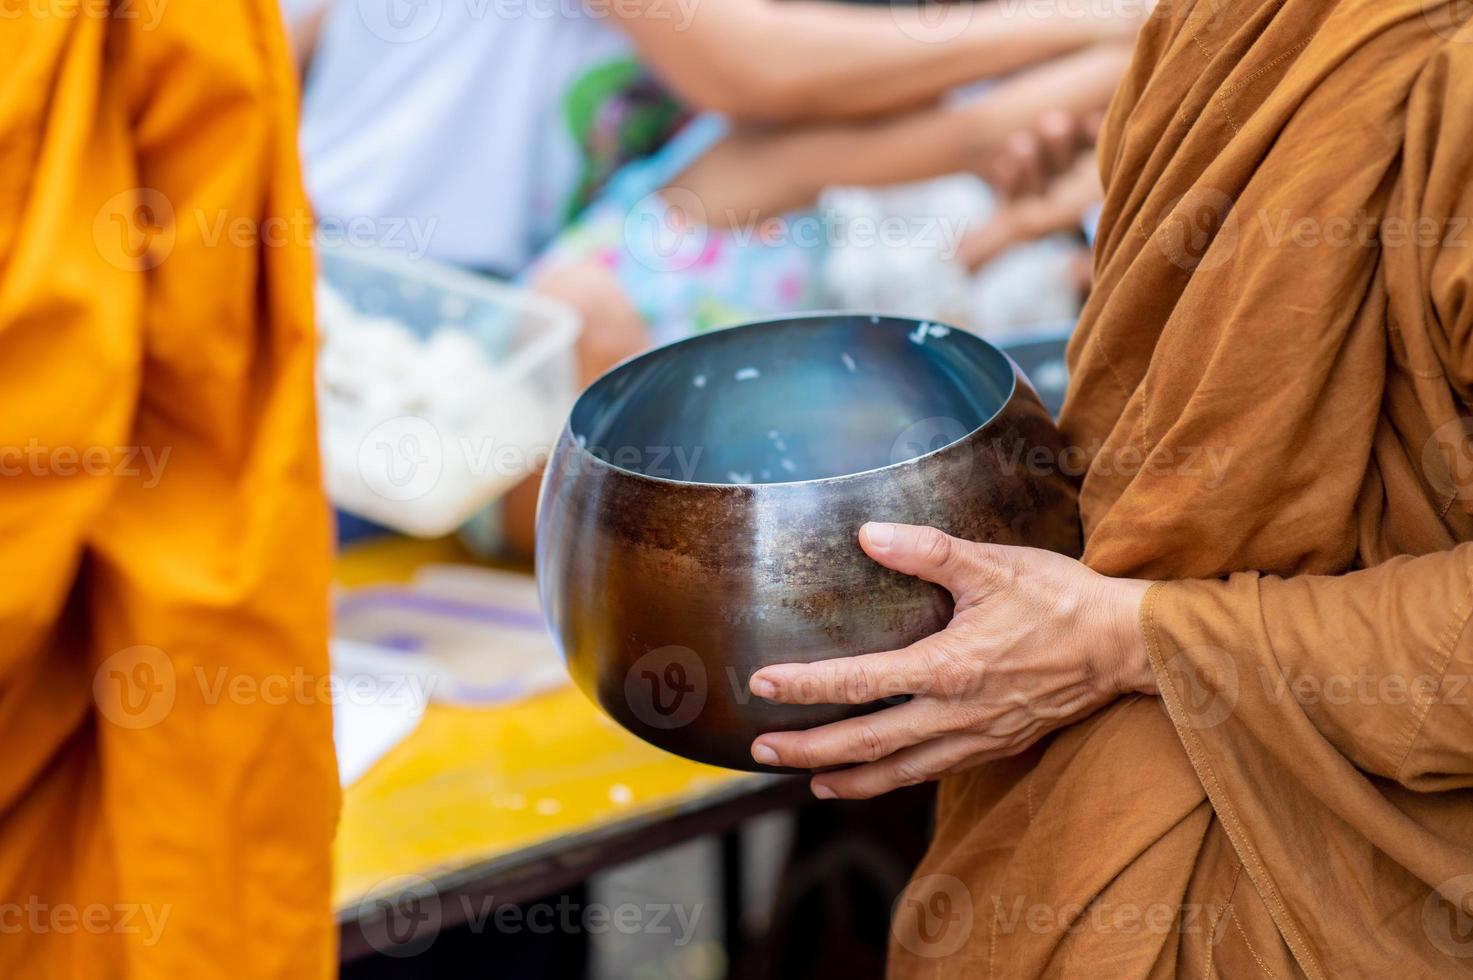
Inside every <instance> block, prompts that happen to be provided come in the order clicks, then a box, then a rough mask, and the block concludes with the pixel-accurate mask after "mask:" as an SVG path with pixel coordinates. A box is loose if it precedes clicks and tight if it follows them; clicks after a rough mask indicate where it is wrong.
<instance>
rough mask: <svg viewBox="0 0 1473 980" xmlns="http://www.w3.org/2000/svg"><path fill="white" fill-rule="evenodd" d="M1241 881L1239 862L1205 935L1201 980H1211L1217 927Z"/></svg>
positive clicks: (1235, 894) (1217, 940) (1215, 951)
mask: <svg viewBox="0 0 1473 980" xmlns="http://www.w3.org/2000/svg"><path fill="white" fill-rule="evenodd" d="M1242 880H1243V862H1242V861H1239V862H1238V867H1237V870H1236V871H1234V872H1233V883H1232V884H1231V885H1229V886H1228V893H1227V898H1225V899H1223V901H1222V904H1221V905H1219V906H1218V907H1217V915H1216V916H1214V917H1213V919H1212V931H1211V932H1209V933H1208V934H1207V965H1206V967H1205V968H1204V969H1203V971H1202V980H1211V977H1212V961H1213V960H1214V959H1216V954H1217V944H1218V942H1219V939H1218V936H1217V927H1218V926H1220V925H1222V922H1223V919H1224V918H1225V917H1226V916H1227V911H1228V908H1229V907H1230V906H1231V905H1232V904H1233V899H1234V898H1236V897H1237V895H1238V882H1240V881H1242Z"/></svg>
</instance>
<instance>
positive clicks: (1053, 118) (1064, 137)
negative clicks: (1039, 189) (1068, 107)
mask: <svg viewBox="0 0 1473 980" xmlns="http://www.w3.org/2000/svg"><path fill="white" fill-rule="evenodd" d="M1082 128H1083V126H1082V120H1076V119H1075V117H1074V116H1073V115H1072V114H1070V113H1068V112H1064V111H1062V110H1059V109H1055V110H1053V111H1050V112H1046V113H1044V114H1043V116H1042V117H1041V118H1040V119H1039V120H1038V139H1039V143H1040V144H1041V146H1042V156H1043V162H1044V167H1045V172H1046V177H1047V178H1048V179H1049V180H1052V179H1053V178H1054V177H1057V176H1058V175H1059V174H1062V173H1064V172H1065V171H1067V170H1069V168H1071V167H1073V166H1074V161H1075V159H1076V158H1077V157H1078V155H1079V151H1080V149H1081V139H1080V137H1081V130H1082Z"/></svg>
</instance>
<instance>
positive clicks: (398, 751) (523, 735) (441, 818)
mask: <svg viewBox="0 0 1473 980" xmlns="http://www.w3.org/2000/svg"><path fill="white" fill-rule="evenodd" d="M457 560H468V558H467V556H466V555H465V554H464V553H463V552H462V551H461V550H460V549H459V548H458V546H457V545H456V544H455V543H454V542H453V541H450V540H440V541H413V540H408V539H398V538H395V539H388V540H383V541H376V542H372V543H368V544H364V545H359V546H357V547H353V548H350V549H349V550H347V551H346V552H345V553H344V555H343V556H342V557H341V558H340V559H339V561H338V567H337V580H338V583H339V584H340V585H342V586H346V587H352V586H357V585H367V584H372V583H383V582H397V581H405V580H407V579H408V578H409V577H410V576H411V575H412V574H413V572H414V570H415V569H416V568H417V567H419V566H420V565H422V564H426V563H429V562H445V561H457ZM742 780H746V781H749V782H751V783H752V786H753V788H754V789H755V788H757V787H758V786H760V785H762V783H763V780H762V779H760V778H759V777H754V776H747V775H744V774H742V773H735V772H730V771H728V770H724V769H716V768H713V767H710V766H704V765H700V764H697V763H694V762H687V761H686V760H684V759H680V758H678V757H676V756H673V755H669V754H668V753H665V752H662V751H661V750H659V749H656V748H654V747H653V746H650V745H646V744H645V743H644V742H641V741H640V740H639V739H637V738H635V737H634V736H632V735H629V734H628V733H626V732H624V731H623V729H620V728H619V727H617V726H616V725H614V724H613V722H611V721H608V720H607V719H606V718H605V717H604V716H603V715H602V714H601V713H600V712H599V711H598V710H597V709H595V708H594V707H593V705H591V704H590V703H589V702H588V700H587V699H586V698H584V697H583V695H582V694H581V693H580V692H579V691H577V690H576V689H575V688H573V687H571V686H569V687H566V688H562V689H559V690H556V691H550V692H548V693H545V694H542V695H539V696H537V697H534V698H531V699H529V700H526V701H522V702H519V703H516V704H510V705H501V706H497V707H491V708H459V707H450V706H445V705H439V704H431V705H430V706H429V708H428V710H427V711H426V713H425V717H424V720H423V721H422V722H421V723H420V726H419V728H418V729H416V731H415V732H414V734H412V735H410V736H409V738H407V739H406V740H405V741H404V742H402V743H400V744H399V745H397V746H395V747H394V748H393V749H392V750H391V751H390V752H389V753H388V754H387V755H386V756H384V758H382V759H380V760H379V761H378V762H377V763H376V764H375V765H374V766H373V768H372V769H370V770H369V771H368V773H367V774H365V775H364V776H363V777H362V778H361V779H359V780H358V781H357V782H356V783H354V784H353V785H351V786H349V787H348V788H347V790H346V791H345V792H344V797H343V814H342V822H341V823H340V825H339V827H338V836H337V844H336V854H335V866H336V880H337V885H336V895H335V901H336V904H337V907H338V908H339V910H340V911H342V912H344V913H351V911H352V910H353V909H354V908H355V907H356V906H357V905H358V903H360V902H361V901H362V900H363V899H364V898H366V897H367V896H370V895H372V894H375V893H377V892H379V891H381V890H383V889H385V888H391V887H392V888H397V887H401V886H402V879H403V876H405V875H419V876H423V877H425V878H427V879H430V880H431V881H434V880H438V879H439V878H441V877H444V876H447V875H453V874H455V873H456V872H458V871H462V870H464V869H466V868H469V867H471V866H474V865H478V864H482V863H484V862H487V861H491V860H495V859H496V858H499V857H503V856H508V855H511V854H514V853H515V852H518V851H521V850H524V849H527V848H532V847H538V846H542V845H546V844H547V843H549V842H551V841H555V840H556V839H558V838H563V837H567V836H569V835H578V836H582V835H585V834H588V833H590V832H593V831H596V830H598V829H599V828H601V827H606V826H610V825H613V824H617V823H623V822H625V821H629V820H631V819H640V818H643V819H650V820H658V819H660V817H661V816H663V815H664V814H667V813H674V812H676V811H678V810H680V809H682V808H684V807H688V806H691V805H693V804H695V803H698V802H699V801H700V800H702V799H703V798H705V797H707V796H710V795H713V794H726V793H730V792H732V791H733V790H734V789H736V788H737V784H738V783H739V782H740V781H742Z"/></svg>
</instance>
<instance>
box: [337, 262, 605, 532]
mask: <svg viewBox="0 0 1473 980" xmlns="http://www.w3.org/2000/svg"><path fill="white" fill-rule="evenodd" d="M318 254H319V261H320V263H321V275H320V277H319V281H318V289H317V320H318V330H319V340H320V346H319V352H318V401H319V409H318V411H319V425H320V432H321V444H322V455H323V467H324V473H325V480H326V483H327V489H328V493H329V495H330V496H331V497H332V500H333V502H334V503H335V504H336V505H337V506H338V507H340V508H342V509H343V510H345V511H348V512H349V513H352V514H356V515H359V516H361V517H365V518H368V519H369V520H372V521H375V522H377V523H379V524H383V525H386V526H388V527H391V528H394V529H395V530H399V531H403V532H404V533H406V534H411V535H415V536H419V537H437V536H439V535H443V534H448V533H450V532H451V531H453V530H455V528H457V527H458V526H460V525H461V524H462V523H464V522H465V521H466V520H467V519H468V518H470V517H471V516H472V515H473V514H475V513H476V512H477V511H478V510H479V509H481V508H483V507H485V506H486V505H487V504H489V503H490V502H491V501H493V500H495V499H496V498H497V497H499V496H501V495H502V494H504V493H506V492H507V491H508V490H510V489H511V488H512V487H513V486H515V485H516V484H517V483H518V482H520V481H521V480H522V479H524V478H525V477H527V476H528V475H530V474H532V473H534V472H536V471H537V470H538V469H539V468H540V467H541V466H542V464H543V463H545V462H546V459H547V455H548V452H549V451H550V449H551V446H552V443H553V441H554V440H555V439H556V438H557V435H558V432H559V430H560V429H561V427H562V424H563V421H564V419H565V418H566V417H567V413H568V410H569V409H570V407H571V406H572V403H573V399H574V396H575V395H576V394H577V387H576V363H575V360H574V353H573V344H574V342H575V341H576V339H577V336H578V330H579V323H578V317H577V314H576V313H575V312H574V311H573V310H572V309H570V308H568V307H566V306H564V305H563V304H561V303H558V302H556V301H554V300H551V299H548V298H546V297H542V296H538V295H535V294H533V293H531V292H529V291H528V290H526V289H521V288H518V287H514V286H508V285H505V284H502V283H498V282H494V281H492V280H489V279H486V278H484V277H482V276H478V275H474V274H472V273H468V272H463V271H461V270H458V269H454V268H451V267H449V266H446V265H442V264H440V263H437V262H434V261H431V260H429V259H423V258H420V259H416V258H412V257H410V256H408V255H406V254H404V253H400V252H393V251H388V250H384V249H366V248H358V247H350V246H346V245H334V246H329V247H323V248H321V249H320V250H319V253H318Z"/></svg>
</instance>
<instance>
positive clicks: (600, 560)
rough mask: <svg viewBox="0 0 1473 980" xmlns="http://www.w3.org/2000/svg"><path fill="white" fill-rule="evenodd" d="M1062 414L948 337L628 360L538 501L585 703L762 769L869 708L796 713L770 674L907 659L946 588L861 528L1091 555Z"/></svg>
mask: <svg viewBox="0 0 1473 980" xmlns="http://www.w3.org/2000/svg"><path fill="white" fill-rule="evenodd" d="M1060 449H1061V442H1060V439H1059V436H1058V434H1057V431H1056V430H1055V428H1054V425H1053V422H1052V421H1051V419H1050V418H1049V415H1048V412H1047V411H1046V410H1045V409H1044V407H1043V406H1042V404H1041V403H1040V402H1039V400H1038V397H1037V396H1036V395H1035V394H1034V392H1033V390H1032V389H1031V388H1030V387H1029V386H1028V384H1027V382H1026V381H1025V380H1024V379H1023V377H1022V375H1021V373H1019V372H1018V370H1017V368H1016V367H1015V366H1014V365H1013V363H1012V361H1010V360H1009V359H1008V358H1007V357H1006V356H1005V355H1004V354H1002V353H1001V352H1000V351H998V350H997V349H996V348H994V347H992V346H991V345H989V344H987V343H986V342H985V341H983V340H981V339H979V338H977V337H975V336H973V335H971V334H968V333H965V332H963V331H960V330H951V329H949V328H947V327H944V326H941V325H939V324H932V323H925V322H921V321H915V320H907V319H902V318H895V317H871V316H863V315H853V314H819V315H814V316H806V317H794V318H790V319H783V320H775V321H770V322H764V323H754V324H747V325H745V326H741V327H733V328H730V329H727V330H722V331H719V332H715V333H709V334H703V335H701V336H698V337H694V338H692V339H689V340H685V341H681V342H679V343H675V344H671V345H669V346H666V347H662V348H659V349H657V350H654V351H651V352H650V353H648V354H645V355H643V356H641V357H638V358H635V359H634V360H631V361H628V362H626V363H624V364H622V365H620V366H619V367H617V368H615V369H614V370H612V371H611V372H609V373H608V374H606V375H604V376H603V377H602V378H600V379H599V380H598V381H597V382H595V383H594V384H593V385H592V387H590V388H589V389H588V390H587V391H586V392H585V393H584V394H583V395H582V397H581V398H579V400H578V402H577V404H576V405H575V406H574V408H573V412H572V415H571V417H570V418H569V421H568V426H567V427H566V428H565V429H564V431H563V434H562V436H561V438H560V439H559V442H558V445H557V447H556V449H555V450H554V452H553V457H552V461H551V463H550V464H549V466H548V470H547V475H546V477H545V479H544V483H543V487H542V498H541V502H540V509H539V512H538V529H537V577H538V582H539V587H540V590H541V596H542V604H543V609H544V614H545V615H546V616H547V619H548V623H549V626H550V627H551V630H552V633H553V635H554V637H555V639H556V640H557V641H558V643H559V644H560V645H561V648H562V652H563V655H564V656H565V657H566V659H567V662H568V667H569V670H570V672H571V673H572V676H573V678H574V680H575V681H576V683H577V684H578V685H579V686H580V687H581V688H582V689H583V691H584V692H585V693H586V694H588V696H589V697H591V698H593V699H594V700H595V701H596V702H597V703H598V704H599V705H600V706H602V707H603V709H604V710H605V711H607V712H608V713H609V714H610V715H611V716H612V717H613V718H614V719H615V720H616V721H618V722H619V724H621V725H623V726H624V727H625V728H627V729H629V730H630V731H631V732H633V733H634V734H636V735H638V736H639V737H641V738H643V739H645V740H646V741H648V742H651V743H653V744H655V745H657V746H660V747H661V748H664V749H667V750H669V751H671V752H675V753H677V754H679V755H683V756H686V757H688V758H691V759H696V760H698V761H701V762H709V763H713V764H716V765H721V766H728V767H731V768H734V769H748V770H753V771H761V770H763V769H764V767H762V766H759V765H757V764H756V763H755V762H753V761H752V758H751V756H750V754H749V748H750V745H751V743H752V740H753V739H754V738H756V737H757V736H758V735H759V734H761V733H763V732H769V731H785V730H794V729H803V728H811V727H814V726H816V725H822V724H826V723H828V722H832V721H836V720H838V719H840V718H843V717H846V716H849V715H854V714H858V713H861V712H863V711H866V710H872V709H873V708H874V707H877V706H875V705H868V706H860V707H846V706H837V705H813V706H789V705H781V704H774V703H772V702H768V701H765V700H762V699H760V698H756V697H754V696H753V695H751V694H750V693H749V691H748V689H747V682H748V681H749V679H750V678H751V676H752V674H753V673H755V672H756V671H757V670H758V669H759V668H761V667H764V666H766V665H768V664H776V663H795V662H809V661H815V660H824V659H828V658H831V657H840V656H849V655H854V654H862V653H872V652H875V651H880V650H890V649H896V648H899V647H903V646H905V645H907V644H909V643H912V642H914V641H915V640H918V639H920V638H921V637H924V636H926V635H928V634H930V633H933V632H935V631H936V630H938V629H940V628H942V627H943V626H945V625H946V623H947V621H948V620H949V619H950V617H951V612H952V602H951V597H950V596H949V595H948V594H947V593H946V592H945V591H944V590H943V589H941V588H939V587H937V586H935V585H931V584H929V583H926V582H923V581H920V580H919V579H914V578H910V577H908V576H905V575H901V574H899V573H897V572H893V571H891V570H889V569H886V568H883V567H882V566H880V565H877V564H876V563H874V562H873V561H871V560H870V559H869V557H868V556H866V555H865V554H864V552H863V551H861V550H860V547H859V544H858V541H857V534H858V531H859V528H860V526H861V525H863V524H864V522H866V521H871V520H874V521H896V522H902V523H908V524H929V525H933V526H935V527H938V528H941V529H942V530H944V531H946V532H948V533H950V534H954V535H956V536H958V537H962V538H967V539H970V540H975V541H994V542H1000V543H1004V544H1026V545H1032V546H1035V547H1041V548H1049V549H1052V550H1055V551H1060V552H1064V553H1067V554H1077V553H1078V549H1079V546H1080V531H1079V524H1078V516H1077V506H1076V498H1075V488H1074V486H1073V484H1072V482H1071V481H1070V480H1069V478H1068V477H1067V476H1065V475H1064V474H1062V473H1061V472H1060V470H1059V468H1058V466H1056V465H1054V464H1055V463H1056V462H1057V461H1058V459H1059V452H1060Z"/></svg>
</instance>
